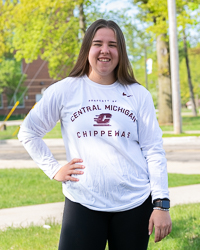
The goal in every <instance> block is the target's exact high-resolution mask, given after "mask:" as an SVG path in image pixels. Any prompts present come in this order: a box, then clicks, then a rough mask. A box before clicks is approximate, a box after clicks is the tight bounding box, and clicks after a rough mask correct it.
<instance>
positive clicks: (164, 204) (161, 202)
mask: <svg viewBox="0 0 200 250" xmlns="http://www.w3.org/2000/svg"><path fill="white" fill-rule="evenodd" d="M153 206H154V207H160V208H163V209H169V208H170V200H169V199H156V200H154V201H153Z"/></svg>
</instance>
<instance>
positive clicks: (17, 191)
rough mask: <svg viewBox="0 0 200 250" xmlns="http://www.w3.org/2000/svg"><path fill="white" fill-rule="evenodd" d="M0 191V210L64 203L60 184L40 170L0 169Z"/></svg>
mask: <svg viewBox="0 0 200 250" xmlns="http://www.w3.org/2000/svg"><path fill="white" fill-rule="evenodd" d="M0 190H1V192H0V201H1V202H0V209H1V208H10V207H18V206H27V205H35V204H43V203H51V202H60V201H64V196H63V194H62V185H61V183H60V182H57V181H54V180H50V179H49V178H48V177H47V176H46V175H45V174H44V173H43V172H42V170H40V169H0ZM0 249H1V248H0Z"/></svg>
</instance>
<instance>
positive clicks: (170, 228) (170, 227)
mask: <svg viewBox="0 0 200 250" xmlns="http://www.w3.org/2000/svg"><path fill="white" fill-rule="evenodd" d="M171 231H172V224H171V225H170V226H169V234H170V233H171Z"/></svg>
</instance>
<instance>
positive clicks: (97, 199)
mask: <svg viewBox="0 0 200 250" xmlns="http://www.w3.org/2000/svg"><path fill="white" fill-rule="evenodd" d="M58 120H60V122H61V129H62V136H63V140H64V143H65V148H66V155H67V161H68V163H67V164H66V165H64V166H61V165H60V164H59V163H58V162H57V161H56V159H55V158H54V157H53V155H52V154H51V152H50V151H49V149H48V148H47V146H46V145H45V143H44V142H43V141H42V139H41V138H42V137H43V136H44V135H45V134H46V133H47V132H49V131H50V130H51V129H52V128H53V127H54V126H55V125H56V123H57V121H58ZM18 137H19V140H20V141H21V142H22V143H23V145H24V146H25V148H26V149H27V151H28V152H29V154H30V155H31V157H32V158H33V160H34V161H35V162H36V163H37V164H38V166H39V167H40V168H41V169H42V170H43V171H44V172H45V173H46V174H47V175H48V176H49V177H50V178H52V179H54V180H57V181H60V182H62V183H63V193H64V195H65V197H66V198H65V209H64V214H63V223H62V230H61V236H60V243H59V250H63V249H69V250H72V249H73V250H86V249H87V250H90V249H91V250H94V249H95V250H103V249H105V245H106V242H107V240H108V244H109V249H110V250H130V249H136V250H140V249H141V250H143V249H147V245H148V240H149V235H150V234H151V233H152V230H153V227H155V242H158V241H160V240H161V239H163V238H164V237H165V236H166V235H168V234H169V233H170V231H171V219H170V215H169V211H168V210H169V195H168V184H167V169H166V159H165V153H164V150H163V148H162V133H161V130H160V128H159V126H158V123H157V119H156V116H155V110H154V106H153V101H152V98H151V95H150V93H149V92H148V91H147V90H146V89H145V88H144V87H142V86H141V85H140V84H138V83H137V81H136V80H135V78H134V75H133V72H132V68H131V65H130V63H129V60H128V56H127V52H126V46H125V40H124V36H123V34H122V31H121V30H120V28H119V26H118V25H117V24H116V23H114V22H113V21H106V20H103V19H100V20H97V21H95V22H94V23H93V24H92V25H91V26H90V27H89V28H88V30H87V31H86V34H85V38H84V40H83V43H82V47H81V50H80V54H79V57H78V59H77V63H76V65H75V66H74V68H73V70H72V72H71V73H70V75H69V77H68V78H66V79H64V80H62V81H60V82H58V83H55V84H53V85H52V86H50V87H49V88H48V89H47V90H46V91H45V94H44V96H43V98H42V99H41V101H40V102H39V103H38V104H37V105H36V106H35V108H34V109H33V110H31V112H30V113H29V115H28V116H27V118H26V119H25V121H24V122H23V124H22V126H21V129H20V132H19V135H18ZM152 202H153V204H154V209H153V205H152Z"/></svg>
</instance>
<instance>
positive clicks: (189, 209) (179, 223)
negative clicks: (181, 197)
mask: <svg viewBox="0 0 200 250" xmlns="http://www.w3.org/2000/svg"><path fill="white" fill-rule="evenodd" d="M170 214H171V218H172V232H171V234H170V235H169V236H167V237H166V238H165V239H163V240H162V241H161V242H158V243H154V235H152V236H151V237H150V242H149V247H148V250H183V249H184V250H199V249H200V227H199V225H200V216H199V215H200V204H187V205H182V206H175V207H172V208H171V209H170Z"/></svg>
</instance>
